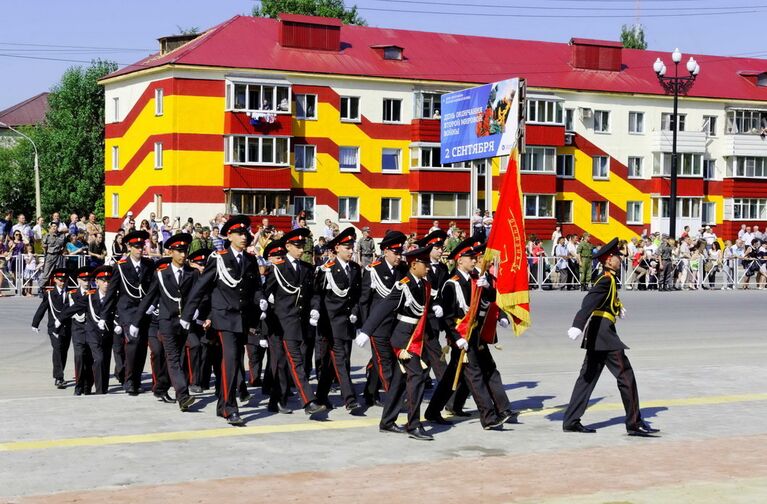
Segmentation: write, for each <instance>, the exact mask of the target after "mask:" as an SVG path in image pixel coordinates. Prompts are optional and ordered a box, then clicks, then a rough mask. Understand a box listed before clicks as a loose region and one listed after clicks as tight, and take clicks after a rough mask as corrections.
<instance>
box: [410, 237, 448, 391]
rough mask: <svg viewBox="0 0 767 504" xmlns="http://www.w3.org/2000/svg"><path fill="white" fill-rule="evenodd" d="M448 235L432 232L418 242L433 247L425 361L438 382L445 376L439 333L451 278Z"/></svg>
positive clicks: (430, 255)
mask: <svg viewBox="0 0 767 504" xmlns="http://www.w3.org/2000/svg"><path fill="white" fill-rule="evenodd" d="M446 239H447V233H446V232H444V231H442V230H441V229H437V230H436V231H432V232H431V233H429V234H428V235H426V236H424V237H423V238H421V239H420V240H418V242H417V243H418V246H419V247H428V246H431V252H430V253H429V273H428V277H427V278H428V280H429V283H430V284H431V310H430V311H429V325H430V326H431V331H429V334H428V337H427V339H426V342H425V343H424V345H425V346H424V359H423V360H425V361H426V362H427V363H428V364H429V366H430V367H431V369H432V370H433V371H434V376H435V377H436V378H437V381H439V380H441V379H442V375H444V374H445V368H446V367H447V365H446V364H445V360H444V357H443V353H442V345H441V344H440V342H439V333H440V331H441V329H442V325H441V324H442V322H441V319H442V314H443V310H442V298H441V296H440V291H441V290H442V286H443V285H445V282H446V281H447V279H448V278H450V272H449V271H448V269H447V265H445V263H443V262H442V252H443V251H444V246H445V240H446Z"/></svg>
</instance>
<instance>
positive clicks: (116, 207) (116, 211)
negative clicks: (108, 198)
mask: <svg viewBox="0 0 767 504" xmlns="http://www.w3.org/2000/svg"><path fill="white" fill-rule="evenodd" d="M120 217H122V215H120V195H119V194H118V193H112V218H120Z"/></svg>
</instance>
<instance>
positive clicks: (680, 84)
mask: <svg viewBox="0 0 767 504" xmlns="http://www.w3.org/2000/svg"><path fill="white" fill-rule="evenodd" d="M671 61H673V62H674V76H673V77H669V76H666V65H665V64H664V63H663V61H661V59H660V58H658V59H656V60H655V63H654V64H653V70H655V74H656V75H657V76H658V82H660V85H661V86H663V89H665V90H666V93H669V94H671V93H673V94H674V113H673V115H672V116H671V131H672V136H671V138H672V143H671V190H670V195H669V208H668V211H669V219H670V222H669V233H668V235H669V236H670V237H671V238H676V177H677V165H678V162H677V161H678V160H677V152H676V135H677V130H678V127H677V123H678V122H679V115H678V113H677V111H678V108H679V95H680V94H687V92H688V91H689V90H690V88H691V87H692V83H693V82H695V78H696V77H697V76H698V73H700V65H698V62H697V61H695V58H693V57H690V60H689V61H688V62H687V71H688V72H689V73H690V75H687V76H683V77H680V76H679V62H680V61H682V53H681V52H679V49H674V52H673V53H671Z"/></svg>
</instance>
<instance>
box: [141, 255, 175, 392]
mask: <svg viewBox="0 0 767 504" xmlns="http://www.w3.org/2000/svg"><path fill="white" fill-rule="evenodd" d="M170 261H171V258H170V256H165V257H161V258H160V259H158V260H157V261H156V262H155V263H154V271H155V273H156V272H157V271H158V270H160V269H164V268H167V267H168V265H169V264H170ZM154 278H155V276H154V274H153V275H152V279H153V280H154ZM151 289H152V287H151V284H150V287H149V291H151ZM149 291H148V292H147V296H144V299H143V301H142V302H141V303H142V304H144V305H145V310H146V311H145V312H144V313H146V314H147V315H149V329H148V330H147V336H148V338H147V348H148V350H149V368H150V370H151V372H152V394H153V395H154V396H155V397H156V398H157V399H158V400H159V401H162V402H165V403H175V402H176V401H175V400H174V399H173V398H172V397H171V396H170V395H169V394H168V390H169V389H170V386H171V384H170V376H168V363H167V361H166V359H165V350H164V349H163V347H162V343H160V317H159V315H160V310H159V308H158V307H157V305H158V303H157V300H156V299H151V300H149V302H147V297H148V294H149ZM155 297H156V296H155ZM139 313H141V312H139Z"/></svg>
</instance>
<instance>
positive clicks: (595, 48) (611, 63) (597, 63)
mask: <svg viewBox="0 0 767 504" xmlns="http://www.w3.org/2000/svg"><path fill="white" fill-rule="evenodd" d="M570 45H571V46H572V48H573V51H572V55H571V56H570V64H571V65H572V66H573V67H574V68H582V69H584V70H607V71H610V72H620V70H621V63H622V60H621V51H622V50H623V45H622V44H621V43H620V42H611V41H609V40H591V39H582V38H572V39H570Z"/></svg>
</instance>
